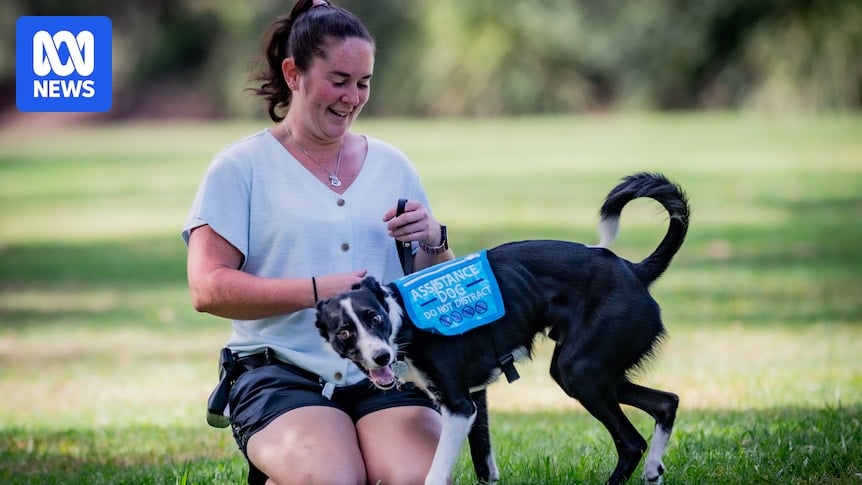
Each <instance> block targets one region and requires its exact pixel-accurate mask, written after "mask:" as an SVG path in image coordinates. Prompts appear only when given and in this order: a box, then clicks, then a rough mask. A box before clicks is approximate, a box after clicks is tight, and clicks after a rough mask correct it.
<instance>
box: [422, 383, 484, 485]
mask: <svg viewBox="0 0 862 485" xmlns="http://www.w3.org/2000/svg"><path fill="white" fill-rule="evenodd" d="M459 404H461V405H460V406H458V409H457V410H454V409H453V408H452V407H450V406H448V405H446V404H441V406H440V414H441V415H442V416H443V429H442V430H441V431H440V441H438V442H437V450H436V451H435V452H434V459H433V461H432V462H431V469H430V470H429V471H428V475H427V476H426V477H425V485H445V484H447V483H449V479H450V476H451V474H452V469H453V468H455V462H456V461H457V459H458V454H459V452H460V451H461V446H462V445H463V444H464V440H466V439H467V435H468V433H469V432H470V428H471V427H472V426H473V421H475V420H476V408H475V406H474V405H473V403H472V402H471V401H470V400H469V399H466V400H462V402H461V403H459Z"/></svg>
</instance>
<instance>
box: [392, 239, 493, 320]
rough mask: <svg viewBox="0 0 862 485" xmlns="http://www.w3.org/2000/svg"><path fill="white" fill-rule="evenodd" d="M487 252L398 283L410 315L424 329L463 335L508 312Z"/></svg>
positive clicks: (443, 264)
mask: <svg viewBox="0 0 862 485" xmlns="http://www.w3.org/2000/svg"><path fill="white" fill-rule="evenodd" d="M487 252H488V251H487V250H482V251H479V252H477V253H473V254H469V255H467V256H464V257H461V258H458V259H454V260H452V261H448V262H446V263H442V264H438V265H435V266H431V267H430V268H426V269H424V270H421V271H418V272H416V273H413V274H409V275H407V276H404V277H403V278H399V279H397V280H395V281H394V282H393V283H395V286H396V287H397V288H398V291H399V292H400V293H401V298H402V299H403V300H404V307H405V309H406V310H407V315H408V316H409V317H410V319H411V320H413V323H414V324H416V326H417V327H419V328H420V329H422V330H426V331H429V332H434V333H439V334H442V335H460V334H462V333H464V332H467V331H468V330H472V329H474V328H476V327H481V326H482V325H487V324H489V323H491V322H493V321H495V320H499V319H500V318H502V317H503V315H504V314H505V313H506V310H505V308H504V307H503V299H502V297H501V296H500V288H499V286H498V285H497V280H496V278H494V273H493V272H492V271H491V265H490V264H489V263H488V257H487Z"/></svg>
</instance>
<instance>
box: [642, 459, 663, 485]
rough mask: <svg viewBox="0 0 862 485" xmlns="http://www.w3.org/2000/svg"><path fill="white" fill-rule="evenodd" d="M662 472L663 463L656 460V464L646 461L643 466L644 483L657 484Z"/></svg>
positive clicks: (659, 481)
mask: <svg viewBox="0 0 862 485" xmlns="http://www.w3.org/2000/svg"><path fill="white" fill-rule="evenodd" d="M663 474H664V464H663V463H662V462H658V463H657V464H653V463H647V464H646V466H645V467H644V474H643V480H644V482H646V483H651V484H655V485H658V484H660V483H661V477H662V475H663Z"/></svg>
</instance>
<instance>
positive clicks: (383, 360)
mask: <svg viewBox="0 0 862 485" xmlns="http://www.w3.org/2000/svg"><path fill="white" fill-rule="evenodd" d="M374 363H375V364H377V365H380V366H383V365H388V364H389V351H388V350H381V351H379V352H377V353H376V354H374Z"/></svg>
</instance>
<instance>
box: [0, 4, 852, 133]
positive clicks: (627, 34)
mask: <svg viewBox="0 0 862 485" xmlns="http://www.w3.org/2000/svg"><path fill="white" fill-rule="evenodd" d="M335 1H336V2H337V3H340V4H342V5H344V6H345V7H347V8H349V9H350V10H352V11H354V12H356V13H357V14H358V15H359V16H360V17H361V18H362V19H363V20H364V21H365V22H366V24H367V25H368V27H369V29H370V30H371V31H372V33H373V34H374V36H375V38H376V39H377V44H378V45H377V47H378V53H377V65H376V70H375V77H374V82H373V84H374V89H373V95H372V98H371V101H370V103H369V105H368V106H367V107H366V111H367V112H368V113H371V114H378V115H433V116H464V115H478V116H493V115H501V114H522V113H560V112H573V111H584V110H607V109H693V108H752V109H768V110H847V109H859V108H860V106H862V1H859V0H758V1H751V0H694V1H689V0H663V1H657V0H601V1H600V0H533V1H530V2H524V1H520V0H473V1H470V2H464V1H461V0H412V1H410V2H404V1H403V0H341V1H340V2H338V0H335ZM291 3H292V2H284V1H281V0H249V1H247V2H236V1H233V0H125V1H121V0H116V1H109V0H77V1H75V2H69V1H68V0H5V1H4V2H2V3H0V27H3V28H0V36H2V37H0V39H2V42H0V110H3V111H5V112H7V113H8V112H14V94H13V93H14V62H13V59H14V56H15V51H14V49H15V48H14V44H15V39H14V26H13V24H14V21H15V19H17V18H18V17H19V16H21V15H107V16H109V17H111V19H112V21H113V25H114V29H113V33H114V86H115V96H114V100H115V103H114V108H113V109H112V111H111V113H110V115H112V116H116V117H133V116H179V115H185V116H235V115H242V116H247V115H251V114H254V115H255V116H261V115H262V113H263V111H262V109H261V106H260V105H259V104H258V103H257V102H256V101H255V100H254V99H253V98H252V97H251V96H250V94H249V93H248V92H247V91H246V90H245V88H247V87H249V86H250V84H249V82H248V79H249V73H250V69H252V68H253V66H254V62H255V60H256V56H257V53H258V52H259V51H260V49H261V46H260V44H261V40H262V38H261V36H262V35H263V32H264V30H265V28H266V26H267V24H268V23H269V22H270V21H271V20H272V19H273V18H274V17H275V16H276V15H278V14H282V13H286V12H287V10H288V9H289V8H290V4H291Z"/></svg>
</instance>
